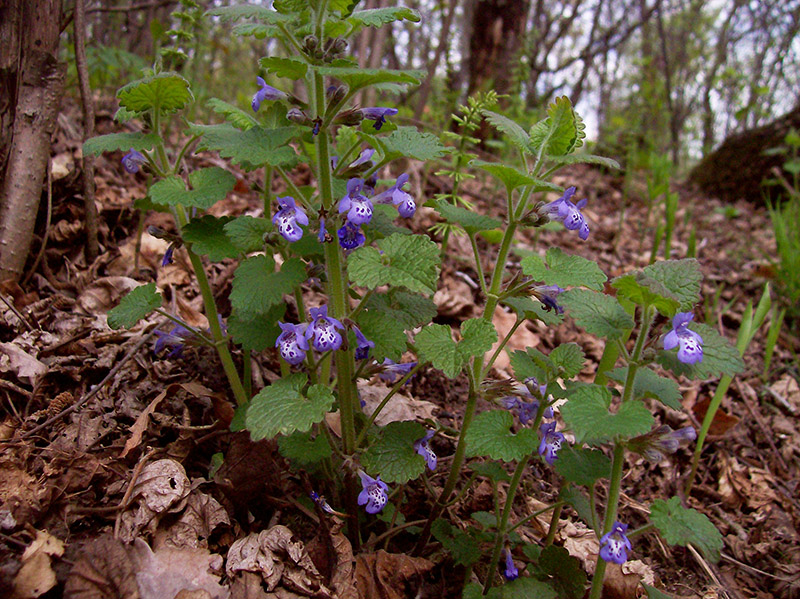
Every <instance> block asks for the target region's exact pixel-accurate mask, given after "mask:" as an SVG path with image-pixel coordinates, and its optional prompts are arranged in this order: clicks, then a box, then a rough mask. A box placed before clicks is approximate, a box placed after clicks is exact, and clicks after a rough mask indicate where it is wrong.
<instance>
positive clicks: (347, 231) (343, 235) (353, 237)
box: [336, 222, 367, 250]
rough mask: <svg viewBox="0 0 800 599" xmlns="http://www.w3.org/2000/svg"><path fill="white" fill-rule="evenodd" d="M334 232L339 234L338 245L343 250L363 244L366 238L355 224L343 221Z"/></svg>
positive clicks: (352, 248)
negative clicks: (341, 225) (342, 224)
mask: <svg viewBox="0 0 800 599" xmlns="http://www.w3.org/2000/svg"><path fill="white" fill-rule="evenodd" d="M336 234H337V235H338V236H339V245H340V246H342V248H343V249H345V250H354V249H356V248H357V247H360V246H362V245H364V242H365V241H366V240H367V238H366V236H365V235H364V233H362V232H361V229H360V228H359V227H357V226H356V225H353V224H350V223H349V222H347V223H345V224H344V226H343V227H341V228H340V229H339V230H338V231H336Z"/></svg>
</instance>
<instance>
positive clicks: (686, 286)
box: [642, 258, 703, 316]
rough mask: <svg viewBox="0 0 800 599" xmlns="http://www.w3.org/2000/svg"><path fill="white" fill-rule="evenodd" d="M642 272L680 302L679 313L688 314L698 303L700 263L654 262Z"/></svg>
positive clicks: (691, 259)
mask: <svg viewBox="0 0 800 599" xmlns="http://www.w3.org/2000/svg"><path fill="white" fill-rule="evenodd" d="M642 272H644V274H645V275H647V276H648V277H650V278H651V279H653V280H655V281H658V282H659V283H661V284H662V285H663V286H664V287H665V288H666V289H667V290H668V291H669V292H670V293H671V294H672V295H673V296H674V297H675V298H676V299H677V300H678V301H679V302H680V306H679V309H680V310H681V311H684V312H688V311H689V310H691V309H692V308H693V307H694V305H695V304H696V303H697V302H699V301H700V284H701V283H702V282H703V273H702V272H700V263H699V262H698V261H697V260H695V259H694V258H685V259H683V260H664V261H662V262H656V263H655V264H651V265H649V266H645V268H644V270H643V271H642ZM667 316H673V314H667Z"/></svg>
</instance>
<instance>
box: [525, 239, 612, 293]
mask: <svg viewBox="0 0 800 599" xmlns="http://www.w3.org/2000/svg"><path fill="white" fill-rule="evenodd" d="M522 272H523V273H524V274H526V275H530V276H531V277H533V278H534V279H535V280H537V281H542V282H544V283H545V284H546V285H558V286H559V287H572V286H582V287H588V288H589V289H594V290H596V291H601V290H602V289H603V283H605V282H606V280H607V279H608V277H606V275H605V273H603V271H602V270H600V267H599V266H597V263H595V262H593V261H591V260H587V259H586V258H583V257H581V256H572V255H570V254H565V253H564V252H563V251H562V250H561V248H550V249H548V250H547V253H546V254H545V258H544V260H543V259H542V258H541V256H539V255H537V254H530V255H528V256H525V257H524V258H523V259H522Z"/></svg>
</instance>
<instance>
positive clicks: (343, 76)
mask: <svg viewBox="0 0 800 599" xmlns="http://www.w3.org/2000/svg"><path fill="white" fill-rule="evenodd" d="M314 68H315V69H316V71H317V72H318V73H319V74H320V75H324V76H326V77H335V78H336V79H338V80H339V81H341V82H342V83H345V84H347V86H348V87H349V88H350V91H351V92H354V91H356V90H359V89H361V88H364V87H367V86H369V85H378V84H382V83H402V84H405V85H419V84H420V81H421V80H422V77H424V76H425V71H401V70H393V69H362V68H359V67H349V66H348V67H337V66H323V67H314ZM411 129H413V127H411Z"/></svg>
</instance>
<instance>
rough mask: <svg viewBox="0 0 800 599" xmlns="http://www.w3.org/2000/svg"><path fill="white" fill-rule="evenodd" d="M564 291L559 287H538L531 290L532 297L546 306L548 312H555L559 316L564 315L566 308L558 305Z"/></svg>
mask: <svg viewBox="0 0 800 599" xmlns="http://www.w3.org/2000/svg"><path fill="white" fill-rule="evenodd" d="M562 293H564V289H563V288H562V287H559V286H558V285H536V286H535V287H533V289H531V295H533V296H534V297H535V298H536V299H538V300H539V301H540V302H542V303H543V304H544V307H545V308H546V309H547V310H555V311H556V313H558V314H563V313H564V308H562V307H561V306H559V305H558V296H559V295H561V294H562Z"/></svg>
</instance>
